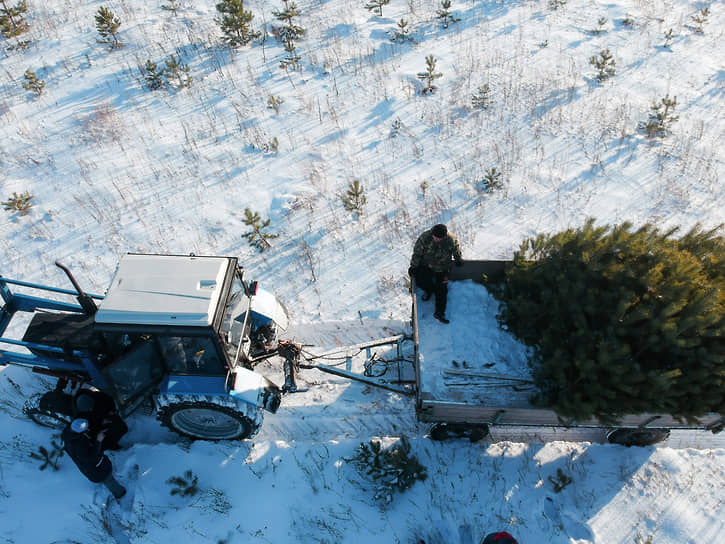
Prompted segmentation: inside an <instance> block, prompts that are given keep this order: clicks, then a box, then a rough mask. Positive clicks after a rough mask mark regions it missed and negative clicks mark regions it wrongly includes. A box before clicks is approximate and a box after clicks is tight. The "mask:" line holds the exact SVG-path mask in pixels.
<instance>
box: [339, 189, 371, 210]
mask: <svg viewBox="0 0 725 544" xmlns="http://www.w3.org/2000/svg"><path fill="white" fill-rule="evenodd" d="M340 199H341V200H342V205H343V206H344V207H345V209H346V210H347V211H349V212H355V215H356V216H357V217H360V216H361V215H362V213H363V207H364V206H365V204H367V201H368V199H367V197H366V196H365V189H364V188H363V186H362V184H361V183H360V181H358V180H355V181H353V182H352V183H350V185H349V187H348V188H347V192H346V193H345V194H344V195H341V196H340Z"/></svg>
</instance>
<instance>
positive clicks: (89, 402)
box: [76, 393, 95, 412]
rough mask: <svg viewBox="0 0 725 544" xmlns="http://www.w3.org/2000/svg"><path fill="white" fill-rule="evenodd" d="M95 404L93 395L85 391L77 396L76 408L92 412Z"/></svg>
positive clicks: (80, 410)
mask: <svg viewBox="0 0 725 544" xmlns="http://www.w3.org/2000/svg"><path fill="white" fill-rule="evenodd" d="M94 404H95V403H94V402H93V397H91V396H90V395H87V394H85V393H81V394H80V395H78V397H77V398H76V408H78V411H79V412H90V411H91V410H93V405H94Z"/></svg>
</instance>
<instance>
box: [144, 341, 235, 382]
mask: <svg viewBox="0 0 725 544" xmlns="http://www.w3.org/2000/svg"><path fill="white" fill-rule="evenodd" d="M158 340H159V345H160V346H161V353H162V355H163V358H164V361H165V362H166V368H167V369H168V370H169V373H170V374H192V375H196V376H224V375H226V368H225V364H224V361H222V360H221V359H220V358H219V355H218V353H217V350H216V347H215V346H214V343H213V342H212V339H211V338H209V337H204V336H159V337H158Z"/></svg>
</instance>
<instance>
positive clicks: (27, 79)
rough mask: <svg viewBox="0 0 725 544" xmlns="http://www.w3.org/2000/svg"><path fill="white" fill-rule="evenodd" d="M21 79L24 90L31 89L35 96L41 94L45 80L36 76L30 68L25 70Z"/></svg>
mask: <svg viewBox="0 0 725 544" xmlns="http://www.w3.org/2000/svg"><path fill="white" fill-rule="evenodd" d="M23 79H24V81H23V83H22V85H23V89H25V90H26V91H32V92H34V93H35V94H36V95H37V96H40V95H41V94H43V89H44V88H45V81H44V80H42V79H38V76H36V75H35V72H33V71H32V70H30V69H28V70H25V74H24V75H23Z"/></svg>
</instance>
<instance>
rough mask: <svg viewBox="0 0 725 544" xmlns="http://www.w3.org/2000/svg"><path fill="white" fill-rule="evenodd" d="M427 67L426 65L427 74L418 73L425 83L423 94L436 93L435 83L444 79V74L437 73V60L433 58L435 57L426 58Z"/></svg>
mask: <svg viewBox="0 0 725 544" xmlns="http://www.w3.org/2000/svg"><path fill="white" fill-rule="evenodd" d="M425 65H426V71H425V72H418V79H420V80H421V81H425V83H426V84H425V88H424V89H423V90H422V91H421V92H422V93H423V94H426V93H432V92H433V91H435V89H436V87H435V86H434V85H433V82H434V81H435V80H436V79H438V78H440V77H443V74H442V73H440V72H436V59H435V58H434V57H433V55H428V56H427V57H426V58H425Z"/></svg>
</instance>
